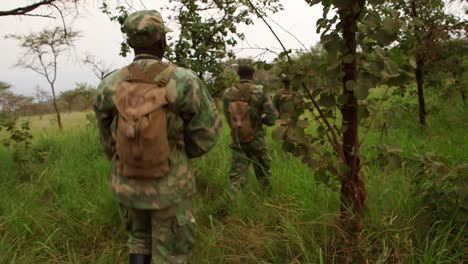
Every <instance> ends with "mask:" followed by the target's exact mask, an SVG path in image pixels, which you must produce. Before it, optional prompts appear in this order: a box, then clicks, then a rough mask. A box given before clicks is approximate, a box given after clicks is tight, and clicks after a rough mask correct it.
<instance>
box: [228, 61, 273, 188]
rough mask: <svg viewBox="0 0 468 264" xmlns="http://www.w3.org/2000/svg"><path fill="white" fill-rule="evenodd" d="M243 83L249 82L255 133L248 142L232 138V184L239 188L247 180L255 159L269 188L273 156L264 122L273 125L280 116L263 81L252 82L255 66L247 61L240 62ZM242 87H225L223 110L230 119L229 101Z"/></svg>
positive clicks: (259, 173)
mask: <svg viewBox="0 0 468 264" xmlns="http://www.w3.org/2000/svg"><path fill="white" fill-rule="evenodd" d="M237 73H238V75H239V77H240V84H246V85H247V87H248V88H249V89H250V93H251V97H250V100H249V102H248V105H249V108H250V118H251V120H252V122H254V123H255V124H256V131H255V137H254V139H253V140H251V141H249V142H243V143H240V142H238V141H236V139H235V138H232V140H231V145H230V147H231V150H232V167H231V172H230V175H229V177H230V182H231V188H232V189H233V190H237V189H239V188H240V187H242V186H243V185H245V183H246V181H247V174H248V169H249V165H250V163H253V166H254V171H255V175H256V177H257V179H258V180H259V181H260V183H261V184H262V185H263V186H264V187H265V189H267V190H270V189H271V185H270V179H271V171H270V158H269V156H268V152H267V146H266V142H265V129H264V128H263V124H264V125H267V126H272V125H273V124H274V123H275V121H276V119H277V118H278V113H277V111H276V110H275V108H274V106H273V103H272V101H271V98H270V97H269V96H268V95H267V94H266V93H265V91H264V90H263V87H262V86H261V85H255V84H254V83H253V81H252V80H253V75H254V69H253V68H252V67H250V66H247V65H240V66H239V69H238V72H237ZM238 90H239V88H238V87H237V86H236V85H234V86H233V87H230V88H228V89H226V91H225V92H224V96H223V106H224V114H225V115H226V118H227V120H228V122H229V120H230V113H229V111H228V109H229V105H230V103H231V101H232V100H233V97H234V96H235V94H236V93H237V92H238Z"/></svg>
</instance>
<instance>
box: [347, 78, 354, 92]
mask: <svg viewBox="0 0 468 264" xmlns="http://www.w3.org/2000/svg"><path fill="white" fill-rule="evenodd" d="M355 88H356V82H355V81H354V80H349V81H346V90H348V91H354V89H355Z"/></svg>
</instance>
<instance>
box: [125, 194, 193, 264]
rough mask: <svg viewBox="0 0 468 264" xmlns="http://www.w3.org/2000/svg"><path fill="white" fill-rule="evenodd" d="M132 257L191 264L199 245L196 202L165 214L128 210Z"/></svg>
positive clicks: (159, 262) (171, 209) (189, 202)
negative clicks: (194, 249) (193, 206)
mask: <svg viewBox="0 0 468 264" xmlns="http://www.w3.org/2000/svg"><path fill="white" fill-rule="evenodd" d="M125 209H126V210H124V212H125V213H126V217H125V216H124V218H125V221H126V226H127V230H128V231H129V241H128V246H129V253H130V254H143V255H151V256H152V263H153V264H154V263H158V264H161V263H168V264H176V263H177V264H178V263H187V261H188V259H189V257H190V254H191V251H192V248H193V246H194V244H195V235H196V234H195V218H194V217H193V215H192V202H191V200H186V201H184V202H182V203H180V204H178V205H176V206H173V207H169V208H166V209H164V210H141V209H136V208H125Z"/></svg>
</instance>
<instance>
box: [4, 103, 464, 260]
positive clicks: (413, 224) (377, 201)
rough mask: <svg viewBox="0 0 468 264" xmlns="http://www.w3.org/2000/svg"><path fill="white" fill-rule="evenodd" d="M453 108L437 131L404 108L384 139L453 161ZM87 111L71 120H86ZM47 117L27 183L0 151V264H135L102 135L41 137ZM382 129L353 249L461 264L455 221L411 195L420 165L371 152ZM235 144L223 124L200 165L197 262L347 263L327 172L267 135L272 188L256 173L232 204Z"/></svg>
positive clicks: (457, 114) (40, 133) (37, 132)
mask: <svg viewBox="0 0 468 264" xmlns="http://www.w3.org/2000/svg"><path fill="white" fill-rule="evenodd" d="M444 109H445V111H447V112H445V113H444V112H440V113H439V114H438V115H434V118H437V119H436V120H434V121H433V122H429V124H428V125H429V127H428V129H429V130H430V131H432V133H431V134H423V133H420V132H419V131H418V130H415V127H413V126H411V124H413V123H414V122H413V121H412V120H411V118H409V117H408V116H407V115H404V112H405V110H404V109H401V110H400V111H401V112H402V114H401V117H402V118H400V120H399V121H400V124H401V125H400V127H397V128H395V127H391V128H389V131H388V136H386V137H384V139H383V140H384V142H383V143H384V144H387V145H388V144H394V143H395V142H396V143H398V144H399V145H400V148H399V149H400V151H401V153H400V154H399V155H402V156H405V157H406V156H411V155H412V154H416V153H418V152H435V153H438V154H439V155H441V156H443V157H445V159H449V160H451V163H452V164H454V165H455V164H457V163H460V162H461V160H463V159H465V160H466V153H468V152H467V151H468V149H467V146H466V144H463V142H465V141H466V136H465V134H466V133H463V131H464V130H463V127H462V126H459V125H453V124H455V123H456V122H455V121H454V120H450V119H449V118H447V117H452V118H455V120H458V119H463V118H465V119H466V117H464V116H467V115H466V109H465V110H463V108H453V107H445V108H444ZM396 111H398V109H396ZM69 116H70V115H66V116H65V117H69ZM83 116H84V115H81V118H80V119H77V120H75V121H74V122H75V123H78V124H83V123H84V122H85V121H84V120H85V118H84V117H83ZM46 118H53V117H50V116H49V117H45V119H46ZM447 120H450V121H447ZM66 121H67V122H65V124H67V125H69V126H71V125H73V122H72V121H71V120H66ZM38 122H40V120H39V118H36V117H35V118H33V120H32V121H31V128H32V131H33V133H34V140H33V142H32V146H31V152H32V153H37V154H35V155H34V156H39V157H33V159H32V162H33V167H32V168H33V170H32V171H31V172H30V174H29V177H30V180H29V181H27V182H21V181H19V180H18V179H17V178H16V177H15V171H16V168H17V167H16V165H15V162H14V161H13V160H12V157H13V149H11V148H0V160H1V161H2V163H1V164H2V165H1V166H2V167H1V168H2V169H1V170H0V177H2V179H3V184H2V185H0V200H1V201H2V203H0V212H1V214H0V230H1V234H2V235H1V236H0V251H1V252H2V254H0V263H12V262H13V263H25V264H29V263H31V264H33V263H55V262H57V261H63V262H67V263H68V262H70V263H87V262H92V263H102V264H104V263H123V262H125V261H127V260H128V255H127V254H128V252H127V250H126V247H125V243H126V241H127V237H126V233H125V227H124V226H123V225H122V222H121V219H120V216H119V206H118V203H117V202H116V201H115V200H114V198H113V196H112V194H111V192H110V190H109V187H108V184H109V183H108V180H109V177H108V175H109V164H108V161H107V159H106V158H105V157H104V156H103V154H102V151H101V148H100V145H99V139H98V136H97V131H96V130H95V128H92V127H86V126H81V127H80V128H75V127H73V128H70V127H67V126H65V127H64V130H63V132H57V131H58V129H56V128H55V127H53V126H50V125H49V126H47V128H46V129H45V130H43V129H38V128H37V126H38V124H37V123H38ZM451 124H452V125H451ZM307 129H309V127H308V128H307ZM379 134H380V133H379V131H378V130H376V129H371V131H370V132H369V136H368V140H366V142H365V143H364V144H363V146H362V148H363V149H364V150H365V151H363V153H364V155H365V156H366V162H365V163H363V170H364V171H365V173H366V175H368V177H366V183H367V192H368V197H369V200H368V208H367V211H366V214H365V216H364V221H363V224H364V231H363V233H362V236H361V238H362V239H361V240H360V242H359V243H356V244H355V245H352V246H350V247H349V248H347V249H346V250H350V251H352V250H356V251H360V252H363V254H364V255H365V256H366V259H367V260H368V262H369V263H424V261H426V262H425V263H459V262H463V257H464V255H463V253H464V251H463V250H464V248H463V246H459V245H460V244H461V243H460V242H462V241H463V234H464V233H463V230H460V229H457V228H455V227H454V226H452V225H450V224H446V223H444V224H439V225H437V224H434V225H432V222H434V220H435V218H432V216H431V215H430V214H429V215H428V216H427V217H419V216H421V208H423V206H424V205H423V204H422V202H424V200H422V199H421V197H420V196H419V195H418V194H417V193H416V192H414V191H413V189H412V188H413V184H412V181H413V178H414V177H415V175H416V173H417V172H418V171H419V169H418V167H413V166H406V165H405V167H404V168H402V169H391V168H390V167H386V166H382V164H381V163H380V162H382V160H380V161H379V160H377V161H376V160H374V159H373V156H371V151H370V150H369V148H371V147H372V146H375V145H377V144H379ZM428 142H430V144H428ZM228 145H229V131H228V130H226V129H225V130H224V131H223V135H222V137H221V138H220V140H219V142H218V144H217V145H216V146H215V148H214V149H213V150H212V151H211V152H210V153H209V154H208V155H207V156H204V157H202V158H200V159H196V160H194V161H193V164H194V168H195V171H196V174H197V190H198V194H197V195H196V197H195V200H194V213H195V217H196V219H197V230H198V239H197V245H196V248H195V250H194V252H193V257H192V259H191V261H192V262H193V263H266V262H268V263H294V262H299V263H320V260H322V261H323V263H343V262H340V261H339V259H340V256H342V255H343V254H344V252H343V251H340V250H338V246H339V245H340V243H342V242H343V241H344V239H345V238H344V237H343V230H342V229H340V228H339V227H338V226H337V225H336V217H337V213H338V212H339V203H340V198H339V195H337V194H336V193H335V192H332V191H330V188H328V187H326V186H325V185H324V184H323V183H322V180H320V179H318V177H321V176H317V175H315V172H312V173H311V170H310V169H309V168H308V167H306V166H305V165H304V164H303V163H302V162H301V161H300V159H297V158H295V157H292V156H291V155H289V154H286V153H284V151H283V150H282V144H280V143H277V142H273V141H272V140H270V139H269V138H268V146H269V153H270V155H271V158H272V163H271V165H272V172H273V179H272V184H273V191H272V193H271V194H270V195H265V194H263V193H262V191H261V187H260V186H259V184H258V183H257V181H256V179H255V177H254V175H253V173H251V174H250V175H249V184H248V188H246V189H245V190H244V192H243V193H240V194H238V195H236V196H235V197H234V199H233V200H232V201H231V202H228V203H226V202H223V201H222V200H221V199H220V198H221V197H222V196H223V193H224V191H225V189H226V186H228V172H229V167H230V151H229V148H228V147H227V146H228ZM385 160H386V159H383V161H385ZM396 164H397V166H398V164H401V163H398V162H397V163H396ZM454 165H450V166H454ZM331 185H332V186H333V185H334V186H337V185H336V184H333V183H332V184H331ZM220 200H221V201H220ZM457 235H458V237H457ZM18 237H20V238H21V239H18ZM44 238H47V242H44ZM246 245H248V247H246ZM51 256H53V258H51Z"/></svg>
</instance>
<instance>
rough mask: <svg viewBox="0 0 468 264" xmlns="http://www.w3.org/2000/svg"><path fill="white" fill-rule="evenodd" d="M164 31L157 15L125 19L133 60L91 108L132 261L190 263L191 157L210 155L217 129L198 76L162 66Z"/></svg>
mask: <svg viewBox="0 0 468 264" xmlns="http://www.w3.org/2000/svg"><path fill="white" fill-rule="evenodd" d="M167 30H168V29H167V28H166V27H165V26H164V21H163V19H162V17H161V15H160V14H159V13H158V12H156V11H153V10H147V11H140V12H136V13H133V14H130V15H129V16H128V18H127V19H126V20H125V22H124V25H123V31H124V32H125V33H126V34H127V38H128V42H129V44H130V46H131V47H132V48H133V49H134V50H135V55H136V56H135V59H134V61H133V63H131V64H130V65H128V66H126V67H124V68H122V69H119V70H117V71H115V72H113V73H111V74H109V75H108V76H107V77H105V78H104V80H103V81H102V82H101V83H100V84H99V94H98V96H97V98H96V102H95V106H94V109H95V112H96V117H97V120H98V125H99V132H100V136H101V142H102V144H103V146H104V150H105V152H106V154H107V155H108V157H109V158H111V159H112V162H111V177H110V181H111V190H112V192H113V194H114V196H115V197H116V199H117V200H118V202H119V203H120V204H121V205H122V206H123V207H124V208H125V209H126V210H127V212H128V217H127V220H128V223H127V228H128V229H129V230H128V231H129V237H130V238H129V241H128V246H129V251H130V263H131V264H149V263H153V264H156V263H157V264H161V263H171V264H172V263H187V261H188V260H189V257H190V254H191V251H192V248H193V246H194V243H195V234H196V232H195V219H194V217H193V214H192V196H193V195H194V194H195V177H194V172H193V170H192V168H191V166H190V162H189V159H191V158H195V157H199V156H201V155H203V154H205V153H207V152H208V151H209V150H210V149H211V148H212V147H213V146H214V145H215V142H216V140H217V138H218V136H219V134H220V131H221V121H220V117H219V114H218V111H217V110H216V108H215V106H214V103H213V101H212V99H211V97H210V95H209V93H208V91H207V89H206V88H205V86H204V84H203V83H202V82H201V80H200V79H199V78H198V77H197V76H196V74H194V73H193V72H192V71H190V70H187V69H184V68H181V67H177V66H175V65H172V64H168V63H164V62H162V61H161V58H162V57H163V55H164V51H165V48H166V36H165V34H166V32H167Z"/></svg>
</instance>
